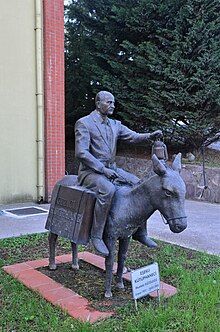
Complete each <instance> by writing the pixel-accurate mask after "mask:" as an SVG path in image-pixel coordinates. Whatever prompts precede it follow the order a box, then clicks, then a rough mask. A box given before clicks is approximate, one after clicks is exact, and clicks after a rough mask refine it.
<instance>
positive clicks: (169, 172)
mask: <svg viewBox="0 0 220 332" xmlns="http://www.w3.org/2000/svg"><path fill="white" fill-rule="evenodd" d="M152 162H153V170H154V172H155V173H156V174H157V175H158V177H156V179H155V181H153V182H152V188H151V204H152V205H153V207H154V208H155V209H157V210H159V211H160V212H161V214H162V215H163V216H164V218H165V219H166V221H167V223H168V224H169V227H170V230H171V231H172V232H174V233H180V232H182V231H183V230H184V229H185V228H186V227H187V218H186V214H185V208H184V202H185V194H186V186H185V183H184V182H183V180H182V178H181V176H180V170H181V153H179V154H178V155H177V156H176V157H175V159H174V161H173V163H172V165H171V167H168V166H165V165H164V164H163V163H162V162H161V161H160V160H159V159H158V158H157V157H156V156H155V155H153V157H152Z"/></svg>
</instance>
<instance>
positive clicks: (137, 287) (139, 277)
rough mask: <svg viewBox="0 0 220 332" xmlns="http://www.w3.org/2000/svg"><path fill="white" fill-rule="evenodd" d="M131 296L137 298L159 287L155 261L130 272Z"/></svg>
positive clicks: (157, 268) (157, 269)
mask: <svg viewBox="0 0 220 332" xmlns="http://www.w3.org/2000/svg"><path fill="white" fill-rule="evenodd" d="M131 284H132V294H133V298H134V299H135V300H136V299H139V298H141V297H143V296H146V295H148V294H149V293H151V292H153V291H155V290H159V289H160V275H159V267H158V264H157V263H153V264H150V265H148V266H144V267H141V268H140V269H137V270H134V271H132V272H131Z"/></svg>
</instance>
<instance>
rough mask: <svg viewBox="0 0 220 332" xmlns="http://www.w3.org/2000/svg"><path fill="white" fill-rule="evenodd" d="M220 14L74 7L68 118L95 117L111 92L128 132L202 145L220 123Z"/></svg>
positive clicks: (178, 6) (207, 6)
mask: <svg viewBox="0 0 220 332" xmlns="http://www.w3.org/2000/svg"><path fill="white" fill-rule="evenodd" d="M219 9H220V3H219V1H217V0H214V1H210V0H209V1H208V0H181V1H180V0H179V1H178V0H176V1H171V0H139V1H137V0H136V1H134V0H126V1H115V0H93V1H91V0H90V1H89V0H81V1H73V2H72V4H71V5H70V6H69V9H68V14H67V16H68V22H67V25H66V27H67V34H66V35H67V43H66V54H67V61H66V63H67V75H66V76H67V101H68V104H67V114H74V116H75V118H76V117H80V116H82V114H83V113H82V111H83V112H86V111H87V112H90V111H91V109H92V108H93V107H94V106H93V104H94V101H93V99H92V98H93V97H94V94H95V93H96V92H97V91H99V90H100V89H105V90H109V91H111V92H112V93H113V94H114V95H115V96H116V100H117V113H116V116H117V117H118V118H121V119H122V120H123V122H125V123H126V124H128V125H129V127H132V128H133V129H136V130H138V131H141V130H142V131H146V130H153V129H156V128H157V129H158V128H161V129H163V131H164V132H165V134H166V137H167V138H169V140H170V141H179V142H182V143H183V144H185V145H187V146H188V147H191V146H193V147H198V146H200V145H201V142H202V141H203V140H205V139H207V137H210V136H212V135H213V134H215V133H216V132H217V131H218V130H219V124H220V116H219V109H220V99H219V96H220V83H219V82H220V71H219V64H220V38H219V31H220V18H219V14H218V13H219ZM70 95H71V98H72V99H71V98H69V96H70ZM70 104H71V106H70ZM70 110H71V111H70Z"/></svg>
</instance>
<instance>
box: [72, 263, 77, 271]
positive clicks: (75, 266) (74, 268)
mask: <svg viewBox="0 0 220 332" xmlns="http://www.w3.org/2000/svg"><path fill="white" fill-rule="evenodd" d="M71 268H72V269H73V270H79V264H72V265H71Z"/></svg>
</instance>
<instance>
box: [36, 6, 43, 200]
mask: <svg viewBox="0 0 220 332" xmlns="http://www.w3.org/2000/svg"><path fill="white" fill-rule="evenodd" d="M42 45H43V42H42V0H35V49H36V103H37V139H36V142H37V201H38V202H42V201H44V197H45V183H44V182H45V181H44V109H43V52H42Z"/></svg>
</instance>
